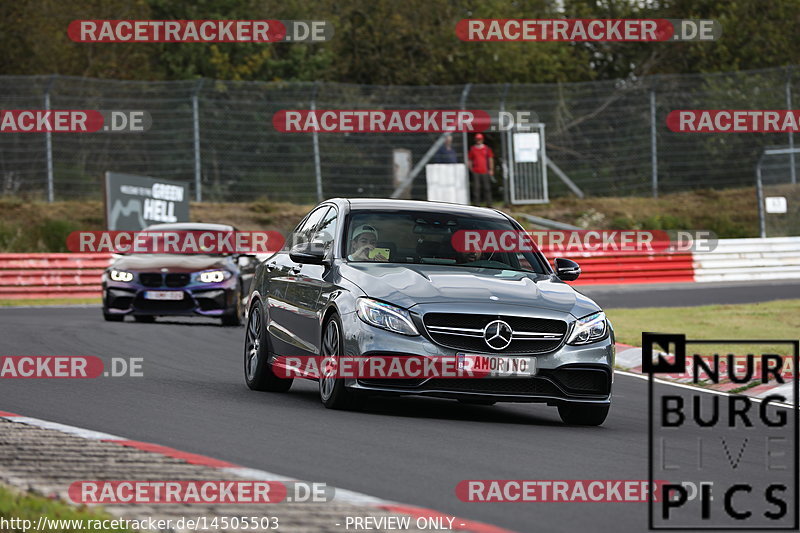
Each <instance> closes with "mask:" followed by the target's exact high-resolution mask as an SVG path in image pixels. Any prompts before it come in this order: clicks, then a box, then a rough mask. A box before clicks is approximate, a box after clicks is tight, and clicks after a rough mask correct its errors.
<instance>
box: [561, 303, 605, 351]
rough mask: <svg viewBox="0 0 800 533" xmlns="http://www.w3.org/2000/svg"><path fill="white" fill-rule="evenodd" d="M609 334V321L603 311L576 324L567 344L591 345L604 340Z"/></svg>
mask: <svg viewBox="0 0 800 533" xmlns="http://www.w3.org/2000/svg"><path fill="white" fill-rule="evenodd" d="M607 334H608V321H607V320H606V314H605V313H603V312H602V311H600V312H598V313H593V314H591V315H589V316H585V317H583V318H581V319H579V320H578V321H577V322H575V327H574V328H573V329H572V334H571V335H570V336H569V340H568V341H567V344H590V343H592V342H597V341H599V340H602V339H604V338H605V337H606V335H607Z"/></svg>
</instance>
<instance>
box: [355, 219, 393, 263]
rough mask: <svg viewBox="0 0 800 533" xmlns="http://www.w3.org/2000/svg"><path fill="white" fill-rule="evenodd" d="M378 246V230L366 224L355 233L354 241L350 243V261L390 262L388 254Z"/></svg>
mask: <svg viewBox="0 0 800 533" xmlns="http://www.w3.org/2000/svg"><path fill="white" fill-rule="evenodd" d="M377 244H378V230H376V229H375V228H373V227H372V226H368V225H366V224H364V225H363V226H359V227H357V228H356V230H355V231H354V232H353V240H352V241H350V255H348V256H347V259H349V260H350V261H388V260H389V257H387V254H386V252H385V251H384V250H383V249H381V248H378V249H376V248H375V246H377Z"/></svg>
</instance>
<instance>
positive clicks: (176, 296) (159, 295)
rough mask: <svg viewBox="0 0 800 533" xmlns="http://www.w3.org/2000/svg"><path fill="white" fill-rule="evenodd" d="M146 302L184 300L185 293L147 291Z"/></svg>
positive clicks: (145, 293)
mask: <svg viewBox="0 0 800 533" xmlns="http://www.w3.org/2000/svg"><path fill="white" fill-rule="evenodd" d="M144 299H145V300H183V291H145V292H144Z"/></svg>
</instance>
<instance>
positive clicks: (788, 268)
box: [694, 237, 800, 282]
mask: <svg viewBox="0 0 800 533" xmlns="http://www.w3.org/2000/svg"><path fill="white" fill-rule="evenodd" d="M694 277H695V281H699V282H708V281H744V280H768V279H790V278H800V237H774V238H769V239H725V240H720V241H719V244H718V245H717V247H716V248H715V249H714V251H712V252H705V253H695V254H694Z"/></svg>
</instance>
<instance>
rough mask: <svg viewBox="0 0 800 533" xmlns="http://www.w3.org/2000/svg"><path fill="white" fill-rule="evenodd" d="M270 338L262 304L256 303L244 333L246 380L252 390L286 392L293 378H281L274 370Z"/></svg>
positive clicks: (251, 310)
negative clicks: (262, 311)
mask: <svg viewBox="0 0 800 533" xmlns="http://www.w3.org/2000/svg"><path fill="white" fill-rule="evenodd" d="M270 355H271V354H270V350H269V339H268V337H267V327H266V324H264V317H263V315H262V314H261V306H260V305H258V303H256V304H255V305H253V307H252V308H251V309H250V318H249V319H248V320H247V327H246V328H245V334H244V381H245V383H247V386H248V387H249V388H250V389H252V390H257V391H267V392H286V391H288V390H289V389H290V388H291V386H292V381H294V380H293V379H292V378H279V377H278V376H276V375H275V374H274V373H273V372H272V365H271V362H270Z"/></svg>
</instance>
